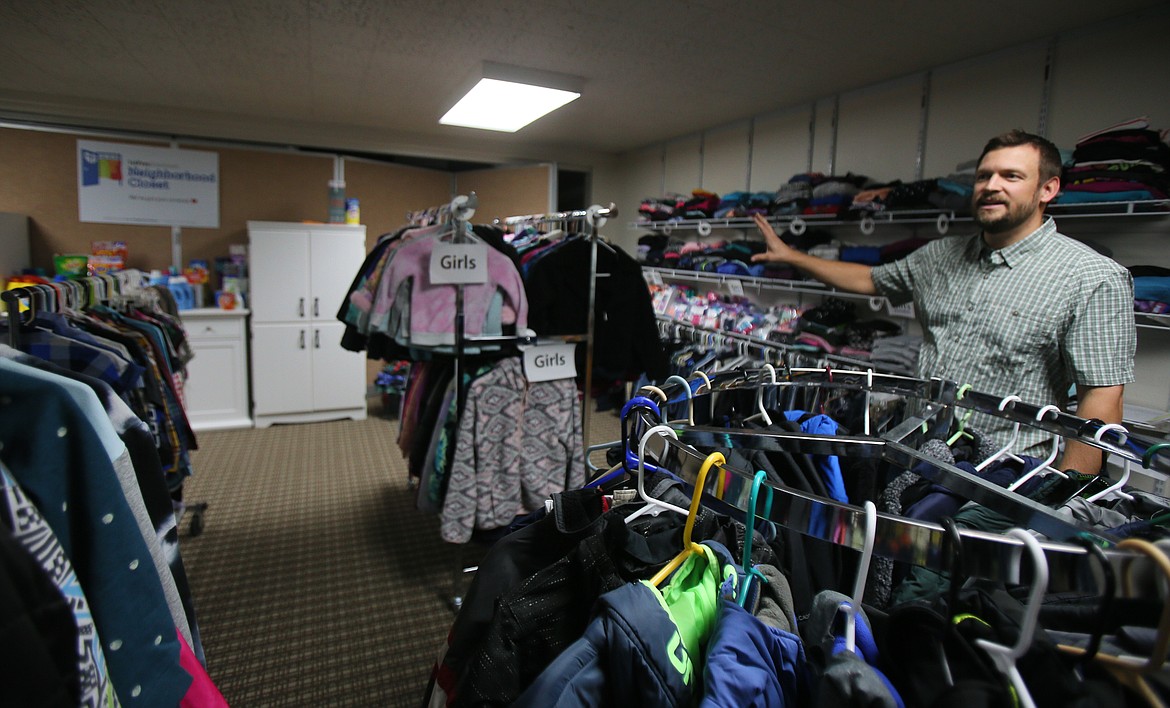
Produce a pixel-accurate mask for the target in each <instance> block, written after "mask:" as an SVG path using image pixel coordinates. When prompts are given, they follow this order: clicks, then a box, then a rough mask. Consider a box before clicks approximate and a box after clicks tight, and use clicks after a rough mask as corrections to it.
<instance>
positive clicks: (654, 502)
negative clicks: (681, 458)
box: [626, 425, 689, 584]
mask: <svg viewBox="0 0 1170 708" xmlns="http://www.w3.org/2000/svg"><path fill="white" fill-rule="evenodd" d="M654 435H669V436H670V437H672V438H674V439H675V440H678V435H677V434H676V433H675V432H674V430H673V429H672V428H671V427H670V426H669V425H655V426H654V427H653V428H650V429H649V430H647V431H646V432H645V434H643V435H642V439H641V440H640V441H638V498H640V499H641V500H642V501H643V502H645V503H646V505H645V506H643V507H642V508H641V509H638V510H637V511H635V512H634V513H633V514H630V515H629V516H627V517H626V523H627V524H628V523H630V522H631V521H633V520H634V519H636V518H638V517H639V516H642V515H643V514H653V515H657V514H658V513H659V512H661V511H662V510H663V509H669V510H670V511H675V512H678V513H679V514H682V515H683V516H686V515H687V510H686V509H683V508H682V507H678V506H675V505H674V504H670V503H668V502H664V501H662V500H661V499H655V498H654V497H652V496H650V495H648V494H646V486H645V460H646V441H647V440H649V439H650V438H651V436H654ZM688 537H689V535H688ZM655 584H657V583H655Z"/></svg>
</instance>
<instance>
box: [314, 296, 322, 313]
mask: <svg viewBox="0 0 1170 708" xmlns="http://www.w3.org/2000/svg"><path fill="white" fill-rule="evenodd" d="M320 304H321V298H319V297H315V298H313V317H320V316H321V313H320V312H319V310H320V307H318V306H319V305H320Z"/></svg>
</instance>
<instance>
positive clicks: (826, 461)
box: [784, 411, 849, 504]
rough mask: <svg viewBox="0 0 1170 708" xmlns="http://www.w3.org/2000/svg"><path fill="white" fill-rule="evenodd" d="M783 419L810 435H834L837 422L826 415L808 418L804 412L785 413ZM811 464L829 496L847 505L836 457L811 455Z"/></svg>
mask: <svg viewBox="0 0 1170 708" xmlns="http://www.w3.org/2000/svg"><path fill="white" fill-rule="evenodd" d="M784 417H785V418H787V419H788V420H790V421H795V422H798V423H800V429H801V430H802V431H804V432H806V433H809V434H810V435H836V434H837V421H835V420H833V419H832V418H830V417H829V416H827V415H824V414H819V415H813V416H809V414H808V413H805V412H804V411H786V412H785V413H784ZM813 464H815V465H816V467H817V471H818V472H820V474H821V479H823V480H824V481H825V485H826V486H827V487H828V489H829V496H830V497H831V498H832V499H834V500H836V501H839V502H844V503H846V504H848V503H849V496H848V495H847V494H846V493H845V479H844V477H842V476H841V462H840V461H839V460H838V459H837V456H836V455H813Z"/></svg>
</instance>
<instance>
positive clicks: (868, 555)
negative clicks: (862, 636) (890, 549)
mask: <svg viewBox="0 0 1170 708" xmlns="http://www.w3.org/2000/svg"><path fill="white" fill-rule="evenodd" d="M864 509H865V537H864V538H863V539H862V544H861V559H860V560H858V562H857V577H856V578H855V579H854V581H853V599H852V600H851V601H849V602H842V603H841V609H843V610H845V648H846V649H848V650H849V651H850V652H854V653H856V652H857V610H858V608H860V607H861V600H862V596H864V595H865V581H866V579H867V578H868V577H869V565H870V560H872V558H873V544H874V539H875V538H876V537H877V507H876V506H875V505H874V503H873V502H872V501H870V500H868V499H867V500H866V501H865V507H864Z"/></svg>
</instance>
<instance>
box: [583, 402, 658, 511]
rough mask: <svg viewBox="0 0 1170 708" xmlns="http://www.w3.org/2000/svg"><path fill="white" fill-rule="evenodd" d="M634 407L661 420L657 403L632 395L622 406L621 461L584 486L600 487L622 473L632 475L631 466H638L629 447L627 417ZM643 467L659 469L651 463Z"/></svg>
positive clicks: (645, 468)
mask: <svg viewBox="0 0 1170 708" xmlns="http://www.w3.org/2000/svg"><path fill="white" fill-rule="evenodd" d="M635 408H642V409H644V410H646V411H649V412H650V413H653V414H654V418H655V420H662V412H661V410H659V408H658V404H657V403H655V402H654V401H652V400H650V399H649V398H647V397H645V396H634V397H633V398H631V399H630V400H629V401H627V402H626V405H624V406H622V462H621V464H620V465H617V466H616V467H614V468H613V469H611V470H610V471H608V472H606V473H605V474H603V475H601V476H600V477H598V478H597V479H595V480H593V481H591V482H589V483H588V484H586V485H585V487H586V488H589V487H600V486H602V485H604V484H608V483H609V482H612V481H613V480H615V479H617V478H618V477H620V476H621V475H622V474H629V475H632V474H633V468H635V467H637V466H638V457H637V456H636V455H635V454H634V451H633V450H631V449H630V428H629V418H630V412H631V411H633V410H634V409H635ZM643 469H644V470H646V471H648V472H660V471H661V470H659V468H657V467H655V466H654V465H651V464H647V465H645V466H644V467H643Z"/></svg>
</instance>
